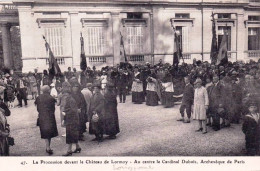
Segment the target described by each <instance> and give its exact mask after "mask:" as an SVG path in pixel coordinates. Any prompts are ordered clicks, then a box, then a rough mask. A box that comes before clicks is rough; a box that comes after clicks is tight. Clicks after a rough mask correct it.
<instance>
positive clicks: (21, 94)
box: [16, 75, 28, 107]
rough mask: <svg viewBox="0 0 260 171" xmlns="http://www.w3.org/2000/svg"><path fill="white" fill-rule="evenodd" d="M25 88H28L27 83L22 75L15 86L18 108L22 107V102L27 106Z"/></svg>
mask: <svg viewBox="0 0 260 171" xmlns="http://www.w3.org/2000/svg"><path fill="white" fill-rule="evenodd" d="M27 86H28V82H27V81H26V80H25V79H24V77H23V76H22V75H20V76H19V78H18V80H17V84H16V90H17V99H18V102H19V104H18V106H19V107H22V106H23V104H22V100H24V105H25V106H27Z"/></svg>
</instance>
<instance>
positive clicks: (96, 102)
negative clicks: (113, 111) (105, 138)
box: [89, 93, 105, 134]
mask: <svg viewBox="0 0 260 171" xmlns="http://www.w3.org/2000/svg"><path fill="white" fill-rule="evenodd" d="M95 112H96V113H97V114H98V117H99V121H98V123H94V122H93V121H92V120H91V119H92V116H93V115H94V113H95ZM89 116H90V126H89V133H90V134H98V133H100V134H103V131H104V116H105V98H104V96H103V95H102V94H101V93H94V94H93V96H92V97H91V99H90V107H89Z"/></svg>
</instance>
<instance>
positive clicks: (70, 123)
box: [64, 95, 80, 144]
mask: <svg viewBox="0 0 260 171" xmlns="http://www.w3.org/2000/svg"><path fill="white" fill-rule="evenodd" d="M64 112H65V114H66V115H65V121H66V124H65V125H66V143H67V144H72V143H77V142H78V140H79V129H80V121H79V114H78V107H77V103H76V101H75V99H74V98H73V97H72V96H70V95H69V96H68V97H67V98H66V100H65V106H64Z"/></svg>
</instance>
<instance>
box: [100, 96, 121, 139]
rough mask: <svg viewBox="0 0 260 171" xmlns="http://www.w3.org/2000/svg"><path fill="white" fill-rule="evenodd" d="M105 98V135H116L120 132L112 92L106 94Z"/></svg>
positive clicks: (115, 103) (115, 101) (115, 102)
mask: <svg viewBox="0 0 260 171" xmlns="http://www.w3.org/2000/svg"><path fill="white" fill-rule="evenodd" d="M104 97H105V117H104V126H105V134H107V135H116V134H118V133H119V132H120V130H119V121H118V113H117V100H116V95H115V94H114V93H113V92H107V93H105V95H104Z"/></svg>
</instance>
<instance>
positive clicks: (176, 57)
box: [173, 29, 184, 67]
mask: <svg viewBox="0 0 260 171" xmlns="http://www.w3.org/2000/svg"><path fill="white" fill-rule="evenodd" d="M180 58H182V50H181V46H180V42H179V36H178V35H177V33H176V30H175V29H174V53H173V66H175V67H178V65H179V62H180ZM183 62H184V61H183Z"/></svg>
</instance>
